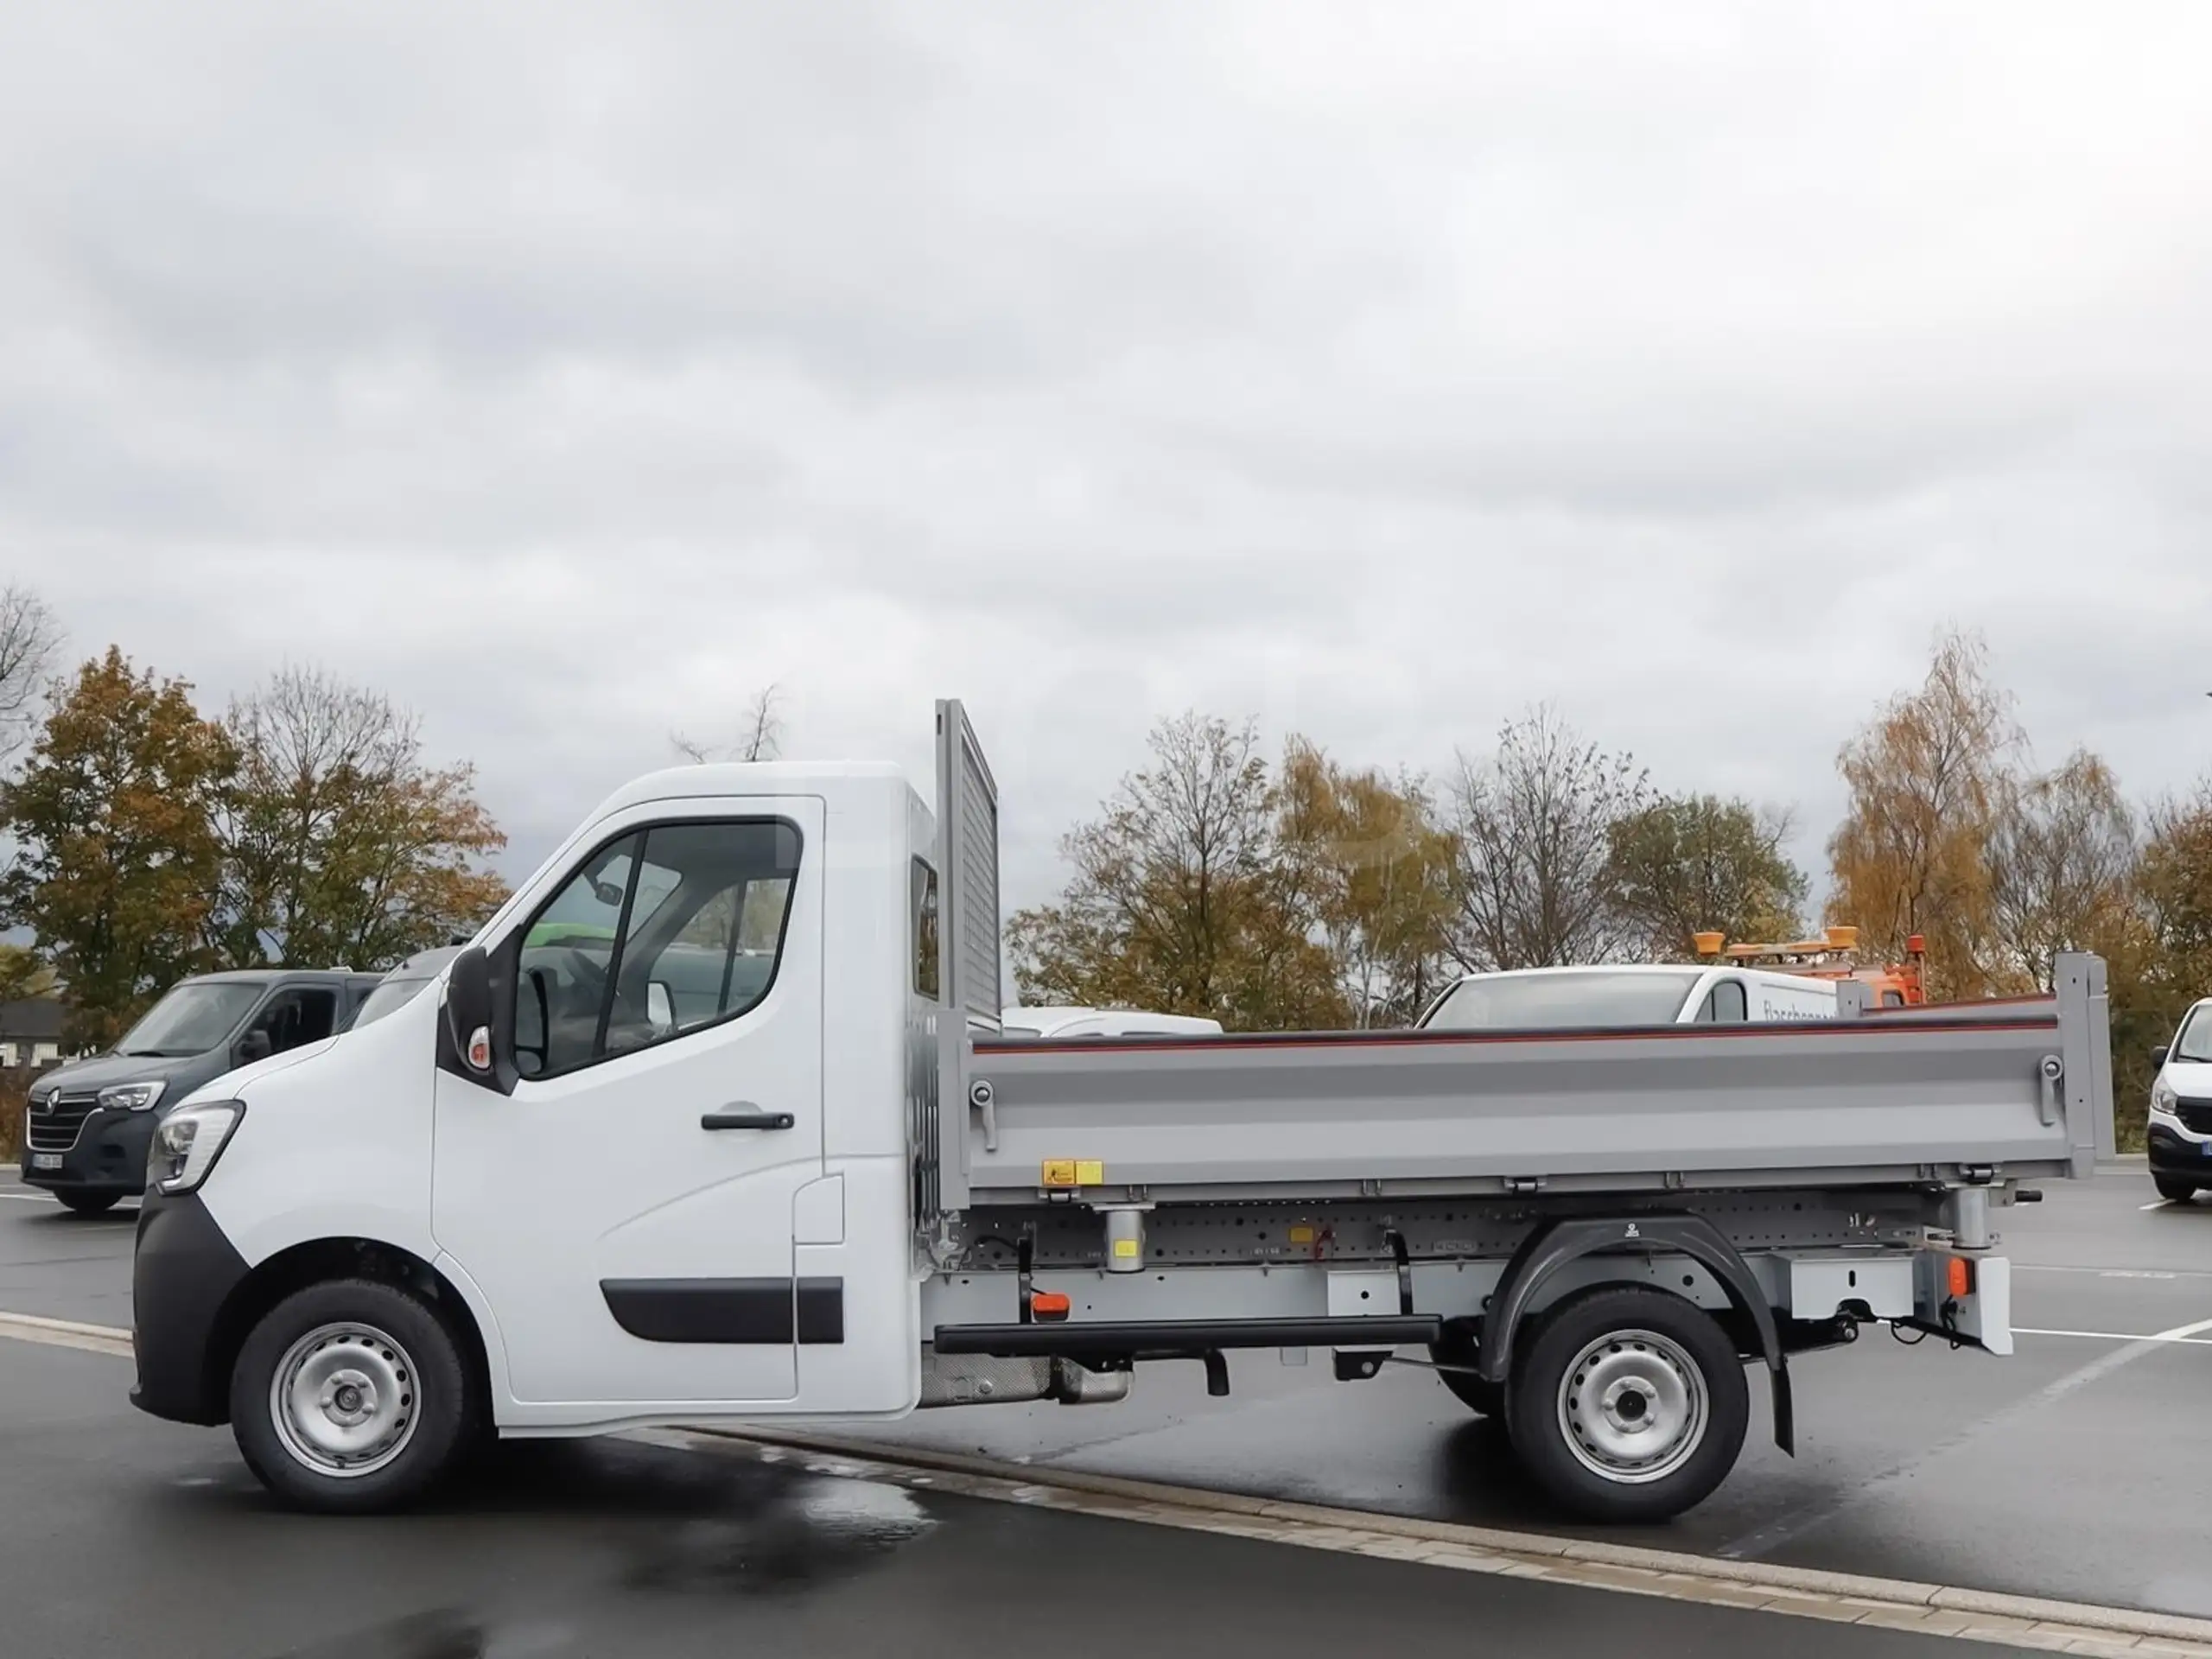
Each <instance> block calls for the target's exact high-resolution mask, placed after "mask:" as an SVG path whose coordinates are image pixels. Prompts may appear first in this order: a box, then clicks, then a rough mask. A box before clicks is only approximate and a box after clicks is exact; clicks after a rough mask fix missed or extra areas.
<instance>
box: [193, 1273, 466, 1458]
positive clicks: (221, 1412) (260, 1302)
mask: <svg viewBox="0 0 2212 1659" xmlns="http://www.w3.org/2000/svg"><path fill="white" fill-rule="evenodd" d="M335 1279H367V1280H372V1281H375V1282H377V1283H379V1284H385V1285H390V1286H391V1287H393V1288H394V1289H396V1290H404V1291H407V1292H409V1293H410V1294H413V1295H415V1296H418V1297H420V1298H421V1299H422V1300H423V1301H424V1302H426V1303H427V1304H429V1307H430V1309H431V1311H432V1312H434V1313H436V1314H437V1316H438V1318H439V1319H440V1320H441V1321H442V1323H443V1324H444V1325H446V1326H447V1328H448V1330H449V1331H450V1332H452V1334H453V1337H454V1342H455V1344H456V1345H457V1346H458V1347H459V1348H460V1350H461V1358H462V1363H464V1364H465V1365H466V1366H467V1370H468V1378H469V1386H470V1388H471V1389H473V1390H474V1394H475V1403H476V1408H477V1415H478V1421H482V1422H486V1423H488V1422H490V1421H492V1399H493V1396H492V1367H491V1360H490V1357H489V1356H488V1355H487V1353H486V1349H485V1345H484V1333H483V1332H482V1331H481V1330H480V1328H479V1327H478V1325H477V1323H476V1316H475V1314H474V1313H473V1312H472V1311H471V1310H470V1308H469V1306H468V1302H467V1299H466V1298H465V1297H463V1296H462V1295H461V1292H460V1291H459V1290H458V1289H457V1288H455V1287H454V1283H453V1281H451V1280H449V1279H448V1278H447V1277H446V1276H445V1275H444V1274H442V1273H440V1272H439V1271H438V1270H437V1269H436V1268H434V1267H432V1266H431V1265H430V1264H429V1262H425V1261H424V1260H423V1258H422V1257H421V1256H419V1255H416V1254H415V1253H414V1252H413V1251H412V1250H410V1249H403V1248H402V1247H401V1246H399V1245H397V1244H391V1243H385V1242H384V1241H383V1240H381V1239H373V1238H319V1239H312V1240H309V1241H308V1242H307V1243H302V1244H295V1245H293V1246H292V1247H291V1248H290V1249H284V1250H279V1251H278V1252H277V1254H276V1255H272V1256H270V1258H269V1259H268V1260H267V1261H265V1262H262V1263H261V1264H260V1265H259V1266H257V1267H256V1268H254V1269H253V1270H252V1271H251V1272H250V1273H249V1274H246V1276H245V1278H244V1279H243V1280H241V1281H239V1282H238V1287H237V1288H236V1289H234V1290H232V1292H231V1294H230V1295H229V1297H228V1298H227V1299H226V1300H225V1301H224V1303H223V1307H222V1311H221V1312H220V1313H218V1314H217V1315H216V1317H215V1324H214V1328H213V1332H212V1333H211V1335H210V1337H209V1339H208V1343H207V1356H206V1358H205V1361H204V1363H203V1371H202V1376H201V1379H200V1392H201V1398H202V1399H203V1400H205V1401H206V1402H207V1404H208V1406H210V1407H211V1408H213V1410H212V1411H211V1413H210V1414H209V1415H208V1417H207V1421H208V1422H209V1423H210V1424H219V1423H226V1422H228V1421H230V1398H231V1374H232V1371H233V1370H235V1369H236V1368H237V1365H238V1355H239V1353H240V1352H241V1351H243V1350H244V1348H245V1342H246V1338H247V1337H249V1336H250V1335H251V1334H252V1332H253V1328H254V1327H255V1326H256V1325H259V1324H260V1323H261V1321H262V1319H264V1317H266V1316H267V1314H268V1313H269V1312H270V1310H271V1309H272V1308H274V1307H276V1306H277V1304H278V1303H280V1302H282V1301H283V1300H284V1299H285V1298H286V1297H287V1296H289V1295H292V1294H294V1293H296V1292H297V1291H302V1290H305V1289H306V1288H307V1287H308V1286H310V1285H317V1284H323V1283H326V1282H327V1281H331V1280H335Z"/></svg>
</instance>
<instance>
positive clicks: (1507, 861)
mask: <svg viewBox="0 0 2212 1659" xmlns="http://www.w3.org/2000/svg"><path fill="white" fill-rule="evenodd" d="M1649 804H1650V787H1649V779H1648V777H1647V775H1646V774H1645V773H1644V772H1643V770H1642V769H1641V768H1639V767H1638V766H1637V765H1636V763H1635V762H1634V761H1633V760H1630V758H1629V757H1628V756H1627V755H1624V754H1608V753H1604V752H1602V751H1601V750H1599V748H1598V747H1597V746H1596V745H1595V744H1592V743H1586V742H1585V741H1583V740H1582V739H1581V738H1580V736H1579V735H1577V734H1576V733H1575V732H1574V730H1573V728H1571V727H1569V726H1568V725H1567V723H1566V722H1565V721H1563V720H1561V719H1560V717H1559V715H1557V714H1556V713H1555V712H1554V711H1553V710H1551V709H1536V710H1535V711H1533V712H1532V713H1530V714H1529V715H1526V716H1524V717H1523V718H1522V719H1520V720H1517V721H1510V722H1509V723H1508V724H1507V725H1506V726H1505V727H1504V728H1503V730H1501V731H1500V733H1499V734H1498V741H1497V749H1496V751H1495V752H1494V753H1492V754H1491V755H1490V756H1489V757H1487V758H1486V759H1484V760H1479V761H1476V760H1469V759H1467V758H1466V757H1465V756H1464V755H1463V756H1462V757H1461V759H1460V763H1459V779H1458V783H1457V785H1456V787H1455V788H1454V790H1453V791H1452V818H1451V823H1450V828H1451V829H1452V833H1453V836H1454V837H1455V841H1456V845H1457V851H1458V863H1457V868H1456V869H1455V870H1454V872H1453V878H1452V897H1453V916H1452V930H1451V941H1452V955H1453V957H1456V958H1457V959H1458V960H1459V962H1460V963H1462V964H1463V965H1464V966H1465V967H1467V968H1469V969H1474V970H1477V971H1484V970H1489V969H1510V968H1545V967H1557V966H1561V965H1565V964H1567V963H1586V962H1603V961H1606V960H1610V959H1611V958H1613V957H1617V956H1618V955H1619V954H1621V953H1622V951H1623V950H1625V949H1626V948H1628V947H1629V946H1630V944H1632V943H1633V942H1635V940H1636V938H1637V930H1636V929H1635V928H1634V927H1632V926H1630V925H1627V924H1626V923H1624V919H1623V918H1622V916H1621V913H1620V911H1619V909H1618V906H1616V905H1615V904H1614V902H1613V898H1612V892H1611V881H1610V880H1609V875H1608V867H1609V865H1610V863H1611V856H1612V840H1613V832H1614V826H1616V825H1617V824H1618V823H1622V822H1623V821H1624V820H1625V819H1628V818H1630V817H1634V816H1635V815H1636V814H1637V813H1639V812H1641V811H1643V810H1644V809H1645V808H1646V807H1647V806H1648V805H1649Z"/></svg>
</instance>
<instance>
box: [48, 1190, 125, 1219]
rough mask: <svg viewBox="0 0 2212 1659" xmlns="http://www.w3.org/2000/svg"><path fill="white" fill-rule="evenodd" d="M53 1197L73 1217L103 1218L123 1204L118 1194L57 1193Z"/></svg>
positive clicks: (121, 1196) (120, 1195)
mask: <svg viewBox="0 0 2212 1659" xmlns="http://www.w3.org/2000/svg"><path fill="white" fill-rule="evenodd" d="M54 1197H55V1198H59V1199H60V1200H61V1207H62V1208H63V1209H65V1210H67V1211H68V1212H69V1213H70V1214H71V1215H73V1216H104V1215H105V1214H107V1212H108V1211H111V1210H112V1209H114V1208H115V1206H116V1205H118V1204H120V1203H122V1202H123V1194H122V1193H120V1192H57V1193H55V1194H54Z"/></svg>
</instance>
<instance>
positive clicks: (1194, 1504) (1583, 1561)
mask: <svg viewBox="0 0 2212 1659" xmlns="http://www.w3.org/2000/svg"><path fill="white" fill-rule="evenodd" d="M688 1432H689V1433H696V1434H702V1435H706V1436H711V1437H712V1438H713V1439H715V1440H721V1441H725V1442H728V1443H731V1444H733V1445H736V1446H747V1447H750V1448H753V1449H755V1450H759V1451H764V1452H798V1453H801V1454H804V1455H810V1456H815V1457H824V1458H831V1459H838V1460H840V1461H842V1462H844V1463H847V1464H850V1465H860V1466H859V1467H857V1468H855V1469H853V1470H852V1471H850V1472H852V1473H854V1474H855V1475H857V1476H860V1477H861V1478H866V1477H867V1475H868V1473H869V1472H870V1466H872V1467H873V1469H874V1471H881V1472H880V1474H878V1476H877V1478H884V1477H886V1476H888V1477H890V1478H897V1477H898V1476H899V1475H900V1474H901V1473H902V1472H906V1471H915V1470H921V1471H929V1472H931V1473H932V1474H944V1475H953V1476H956V1477H959V1478H962V1480H963V1488H962V1490H963V1491H967V1492H968V1493H969V1495H970V1496H976V1497H989V1498H995V1499H997V1500H999V1501H1001V1502H1014V1503H1037V1502H1039V1496H1038V1495H1039V1493H1040V1492H1058V1493H1065V1494H1071V1495H1081V1496H1084V1497H1096V1498H1103V1499H1106V1500H1109V1505H1111V1504H1120V1505H1125V1506H1128V1510H1131V1511H1133V1513H1131V1514H1130V1515H1129V1516H1128V1518H1131V1519H1138V1520H1151V1521H1154V1522H1160V1521H1167V1522H1170V1523H1179V1524H1185V1525H1190V1524H1193V1523H1194V1522H1198V1521H1199V1520H1200V1518H1201V1517H1205V1516H1213V1517H1217V1518H1218V1520H1219V1524H1217V1525H1215V1526H1211V1527H1206V1528H1205V1529H1206V1530H1215V1531H1227V1532H1235V1533H1236V1534H1238V1535H1243V1536H1251V1537H1268V1538H1271V1539H1274V1540H1276V1541H1281V1542H1286V1543H1300V1542H1303V1543H1306V1544H1307V1545H1308V1546H1309V1547H1316V1548H1345V1549H1351V1550H1353V1551H1355V1552H1356V1553H1359V1554H1380V1555H1388V1556H1394V1557H1396V1558H1399V1559H1406V1560H1427V1561H1433V1563H1434V1564H1436V1565H1439V1566H1455V1567H1471V1568H1473V1569H1475V1570H1480V1571H1491V1572H1496V1573H1503V1574H1506V1575H1509V1576H1513V1577H1522V1578H1532V1577H1533V1578H1545V1579H1552V1580H1559V1581H1561V1582H1570V1583H1577V1584H1583V1585H1588V1586H1595V1587H1600V1588H1606V1589H1613V1590H1621V1591H1628V1592H1638V1593H1643V1594H1651V1595H1661V1596H1669V1597H1672V1598H1674V1599H1691V1600H1700V1601H1712V1602H1719V1603H1724V1604H1726V1605H1741V1606H1749V1607H1757V1608H1763V1609H1764V1610H1765V1611H1773V1612H1782V1613H1790V1614H1794V1615H1798V1616H1802V1617H1808V1618H1826V1619H1830V1620H1834V1619H1838V1618H1842V1619H1844V1620H1846V1621H1847V1622H1853V1623H1858V1622H1870V1621H1871V1622H1874V1623H1878V1624H1883V1625H1885V1627H1889V1628H1903V1629H1908V1630H1923V1631H1925V1632H1927V1633H1929V1634H1941V1635H1947V1636H1958V1637H1970V1638H1977V1639H1985V1640H1988V1641H1993V1642H2011V1643H2019V1642H2020V1641H2021V1638H2022V1637H2027V1638H2028V1640H2027V1641H2026V1643H2024V1645H2030V1646H2037V1647H2051V1648H2054V1649H2071V1650H2075V1651H2098V1652H2141V1653H2145V1654H2149V1653H2152V1652H2163V1651H2168V1650H2172V1651H2177V1652H2180V1651H2186V1652H2194V1653H2201V1654H2212V1619H2202V1618H2183V1617H2181V1616H2179V1615H2176V1614H2169V1613H2154V1612H2148V1611H2143V1610H2140V1609H2138V1608H2133V1607H2100V1606H2094V1605H2089V1604H2087V1603H2082V1602H2069V1601H2054V1600H2048V1599H2043V1598H2039V1597H2031V1596H2016V1595H2007V1594H2004V1593H2001V1592H1995V1591H1986V1590H1972V1589H1967V1588H1963V1587H1961V1586H1951V1585H1938V1584H1920V1583H1915V1582H1912V1581H1910V1580H1900V1579H1878V1578H1869V1577H1862V1576H1860V1575H1858V1574H1855V1573H1829V1572H1823V1571H1821V1570H1819V1569H1817V1568H1812V1567H1783V1566H1778V1565H1776V1564H1774V1563H1771V1562H1765V1561H1737V1560H1722V1559H1719V1558H1717V1557H1713V1556H1706V1555H1693V1554H1686V1553H1681V1552H1675V1551H1671V1550H1662V1549H1651V1548H1643V1547H1641V1546H1636V1545H1627V1544H1608V1543H1603V1542H1597V1541H1586V1540H1580V1539H1573V1538H1561V1537H1554V1536H1550V1535H1546V1534H1542V1533H1525V1532H1512V1531H1504V1530H1501V1529H1496V1528H1489V1527H1473V1526H1463V1525H1459V1524H1458V1523H1455V1522H1442V1521H1425V1520H1419V1519H1415V1518H1414V1517H1411V1516H1393V1515H1376V1514H1371V1513H1369V1512H1367V1511H1365V1510H1343V1509H1333V1508H1327V1507H1324V1506H1322V1505H1319V1504H1311V1503H1277V1502H1272V1501H1269V1500H1267V1499H1262V1498H1256V1497H1249V1496H1245V1495H1243V1494H1238V1493H1228V1492H1210V1491H1199V1490H1198V1489H1195V1488H1191V1487H1184V1486H1173V1485H1166V1484H1160V1483H1157V1482H1153V1481H1142V1480H1129V1479H1126V1478H1122V1477H1119V1476H1114V1475H1097V1474H1090V1473H1087V1472H1084V1471H1079V1470H1063V1469H1042V1468H1037V1467H1034V1466H1033V1465H1027V1464H1010V1463H1004V1462H1000V1461H998V1460H996V1459H988V1458H976V1457H964V1456H962V1455H960V1454H957V1453H954V1452H938V1451H934V1450H931V1449H928V1448H924V1447H916V1446H886V1445H882V1444H879V1443H876V1442H872V1441H867V1440H848V1439H844V1438H842V1437H839V1436H834V1435H820V1434H809V1433H791V1432H787V1431H784V1430H780V1429H761V1428H753V1427H747V1428H744V1429H725V1428H713V1427H692V1428H691V1429H690V1430H689V1431H688ZM829 1472H832V1473H835V1472H839V1471H836V1470H831V1471H829ZM1106 1512H1109V1513H1111V1512H1113V1511H1112V1510H1111V1508H1110V1507H1109V1510H1107V1511H1106ZM1254 1523H1275V1524H1274V1526H1271V1527H1260V1526H1255V1524H1254ZM1421 1545H1428V1546H1432V1547H1433V1548H1427V1549H1423V1548H1419V1546H1421ZM2142 1643H2157V1644H2159V1645H2158V1646H2157V1647H2145V1646H2142V1645H2140V1644H2142ZM2076 1644H2080V1645H2078V1646H2077V1645H2076Z"/></svg>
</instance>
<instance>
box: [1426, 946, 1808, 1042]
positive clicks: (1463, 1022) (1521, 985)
mask: <svg viewBox="0 0 2212 1659" xmlns="http://www.w3.org/2000/svg"><path fill="white" fill-rule="evenodd" d="M1835 988H1836V982H1835V981H1834V980H1827V979H1815V978H1811V977H1808V976H1800V975H1796V974H1777V973H1768V972H1764V971H1762V970H1760V969H1756V968H1736V967H1711V968H1685V967H1658V966H1649V965H1645V964H1643V963H1619V964H1617V965H1613V966H1610V967H1598V968H1522V969H1508V970H1505V971H1502V972H1498V973H1490V974H1469V975H1467V976H1465V977H1464V978H1462V979H1461V980H1459V982H1458V983H1456V984H1454V985H1453V986H1452V988H1451V989H1449V990H1447V991H1446V992H1445V993H1444V995H1441V996H1440V997H1438V998H1437V999H1436V1001H1433V1002H1432V1003H1430V1004H1429V1007H1428V1012H1427V1013H1426V1014H1422V1015H1421V1019H1420V1020H1418V1021H1416V1022H1415V1023H1416V1024H1418V1025H1419V1026H1420V1027H1422V1028H1424V1029H1427V1030H1433V1031H1475V1030H1491V1031H1513V1030H1561V1029H1579V1030H1603V1029H1605V1028H1607V1027H1615V1026H1689V1025H1720V1026H1740V1025H1765V1024H1769V1023H1771V1022H1773V1021H1776V1020H1833V1019H1834V1018H1835V1017H1836V989H1835Z"/></svg>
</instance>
